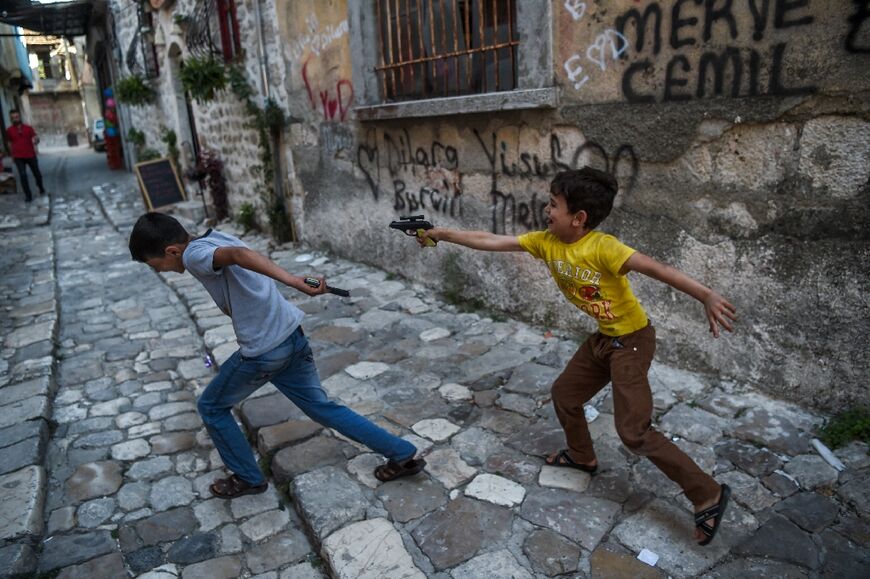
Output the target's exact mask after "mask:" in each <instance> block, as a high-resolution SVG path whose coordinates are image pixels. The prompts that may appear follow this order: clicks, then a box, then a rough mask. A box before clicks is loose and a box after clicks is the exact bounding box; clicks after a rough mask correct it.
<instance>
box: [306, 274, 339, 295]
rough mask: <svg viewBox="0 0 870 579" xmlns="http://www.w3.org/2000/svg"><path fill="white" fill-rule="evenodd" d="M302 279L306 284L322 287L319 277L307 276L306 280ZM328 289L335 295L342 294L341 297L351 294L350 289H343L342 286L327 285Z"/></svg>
mask: <svg viewBox="0 0 870 579" xmlns="http://www.w3.org/2000/svg"><path fill="white" fill-rule="evenodd" d="M302 281H304V282H305V285H308V286H311V287H320V280H319V279H317V278H314V277H306V278H305V279H304V280H302ZM326 291H328V292H329V293H331V294H335V295H337V296H341V297H343V298H346V297H348V296H350V292H349V291H347V290H343V289H341V288H337V287H330V286H326Z"/></svg>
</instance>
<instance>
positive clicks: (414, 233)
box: [390, 215, 438, 247]
mask: <svg viewBox="0 0 870 579" xmlns="http://www.w3.org/2000/svg"><path fill="white" fill-rule="evenodd" d="M432 227H434V226H433V225H432V224H431V223H429V222H428V221H426V220H425V218H424V217H423V216H422V215H407V216H404V217H399V220H398V221H392V222H390V228H391V229H398V230H399V231H401V232H402V233H404V234H405V235H408V236H411V237H421V236H422V235H423V231H424V230H426V229H432ZM425 245H426V247H434V246H435V245H438V242H437V241H435V240H434V239H431V238H429V237H427V238H426V244H425Z"/></svg>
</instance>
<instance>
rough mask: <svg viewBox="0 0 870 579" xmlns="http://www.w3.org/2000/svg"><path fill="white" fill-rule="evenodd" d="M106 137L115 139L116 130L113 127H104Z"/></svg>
mask: <svg viewBox="0 0 870 579" xmlns="http://www.w3.org/2000/svg"><path fill="white" fill-rule="evenodd" d="M106 135H108V136H109V137H117V136H118V129H116V128H115V127H106Z"/></svg>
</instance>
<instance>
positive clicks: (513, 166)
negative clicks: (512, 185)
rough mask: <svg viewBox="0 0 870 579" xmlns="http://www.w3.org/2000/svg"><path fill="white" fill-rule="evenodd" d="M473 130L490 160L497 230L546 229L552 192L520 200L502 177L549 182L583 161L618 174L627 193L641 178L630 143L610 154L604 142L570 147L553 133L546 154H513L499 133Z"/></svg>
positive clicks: (497, 231)
mask: <svg viewBox="0 0 870 579" xmlns="http://www.w3.org/2000/svg"><path fill="white" fill-rule="evenodd" d="M473 132H474V136H475V137H476V138H477V142H478V144H479V145H480V147H481V149H483V153H484V155H486V158H487V160H488V161H489V164H490V174H491V177H492V188H491V191H490V195H491V200H492V232H493V233H506V232H508V231H512V232H514V231H518V230H521V229H526V230H530V229H542V228H543V227H545V224H546V219H545V218H544V217H543V215H544V213H543V210H544V206H545V205H546V203H547V200H548V195H544V194H541V195H538V193H533V194H532V195H531V199H530V200H529V201H519V200H517V198H516V196H515V195H513V194H512V193H505V192H504V191H503V189H504V188H503V187H501V185H500V180H503V179H506V178H520V179H527V180H533V179H536V180H544V181H545V182H546V181H549V180H550V179H551V178H552V177H553V176H554V175H555V174H556V173H558V172H559V171H565V170H568V169H575V168H579V167H580V165H581V164H584V165H585V164H589V165H592V166H597V167H598V168H600V169H603V170H606V171H608V172H610V173H612V174H614V175H617V176H618V177H619V181H620V186H621V188H622V191H623V192H625V193H627V192H629V191H631V189H632V188H633V187H634V184H635V181H636V180H637V173H638V169H639V165H640V161H639V159H638V157H637V154H636V153H635V151H634V147H632V146H631V145H629V144H623V145H620V146H619V147H617V148H616V150H614V151H613V152H612V153H610V154H608V152H607V150H606V149H605V148H604V147H603V146H601V145H600V144H598V143H596V142H594V141H589V140H586V141H584V142H583V143H581V144H579V145H577V146H576V147H573V150H570V149H568V150H566V146H565V144H564V143H563V142H562V140H561V139H560V138H559V136H558V135H550V140H549V151H548V154H547V156H546V157H544V158H541V157H540V156H539V155H538V154H537V153H530V152H527V151H519V152H518V153H516V154H515V157H513V158H512V157H511V153H509V150H511V149H509V147H508V143H507V142H505V141H504V140H503V139H499V138H498V135H497V134H496V133H494V132H493V133H490V134H489V135H487V136H484V135H482V134H481V133H480V132H479V131H477V129H474V131H473Z"/></svg>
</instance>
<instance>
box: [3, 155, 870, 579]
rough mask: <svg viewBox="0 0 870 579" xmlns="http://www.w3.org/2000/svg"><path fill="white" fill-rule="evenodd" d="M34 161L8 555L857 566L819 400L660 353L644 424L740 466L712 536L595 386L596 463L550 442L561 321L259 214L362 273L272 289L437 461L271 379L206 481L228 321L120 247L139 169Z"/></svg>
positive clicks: (12, 327)
mask: <svg viewBox="0 0 870 579" xmlns="http://www.w3.org/2000/svg"><path fill="white" fill-rule="evenodd" d="M43 171H44V172H45V174H46V177H47V181H46V183H47V187H48V190H49V193H50V197H51V198H50V200H49V199H46V198H44V197H43V198H38V199H37V200H36V201H35V202H34V203H33V204H32V206H25V204H24V202H23V199H22V197H21V196H20V195H19V196H13V195H3V196H0V211H2V216H0V239H2V258H0V260H2V268H3V272H4V275H3V276H2V278H0V297H2V304H3V314H2V318H0V328H2V339H3V348H2V358H0V541H2V543H0V574H2V576H4V577H7V576H15V575H16V574H21V575H22V576H32V575H31V574H37V573H45V574H55V573H57V577H58V578H62V579H73V578H76V579H95V578H118V577H142V578H147V579H158V578H159V579H166V578H171V577H181V578H183V579H220V578H235V577H258V578H261V579H303V578H304V579H314V578H319V577H341V578H347V579H351V578H361V577H369V578H389V579H398V578H412V577H431V578H439V579H449V578H453V579H466V578H481V579H483V578H507V577H513V578H516V579H521V578H532V577H536V578H537V577H552V576H565V577H597V578H598V577H600V578H632V579H634V578H639V577H642V578H658V577H662V578H664V577H668V576H670V577H674V578H690V577H709V578H731V577H734V578H738V577H739V578H744V577H793V578H798V577H806V578H814V577H826V578H837V579H841V578H849V577H854V578H858V577H867V576H868V574H870V507H868V504H870V456H868V452H867V446H866V445H865V444H862V443H857V442H855V443H852V444H850V445H849V446H846V447H843V448H841V449H837V450H836V455H837V457H839V459H840V460H841V461H842V462H843V463H844V464H845V470H843V471H841V472H838V471H837V470H836V469H835V468H833V467H832V466H831V465H830V464H829V463H828V462H826V461H825V460H824V459H823V458H822V457H821V456H820V455H819V454H818V453H817V452H816V451H815V450H814V449H813V446H812V445H811V440H812V438H813V437H814V436H815V434H814V432H815V428H816V427H818V426H819V425H821V424H822V423H823V422H824V419H825V418H826V417H823V416H821V415H818V414H816V413H815V412H814V411H812V410H808V409H804V408H800V407H798V406H795V405H793V404H790V403H785V402H781V401H776V400H773V399H770V398H768V397H766V396H765V395H763V394H762V393H760V391H759V390H757V389H756V388H755V386H757V385H753V384H745V383H738V382H732V381H728V380H723V379H721V378H719V377H717V376H711V375H705V374H695V373H690V372H687V371H684V370H681V369H677V368H674V367H671V366H668V365H665V364H660V363H655V364H654V365H653V369H652V371H651V382H652V383H653V388H654V396H655V408H656V416H655V424H656V426H657V428H658V429H659V430H661V431H663V432H665V433H666V434H667V435H668V436H669V437H671V438H672V439H673V440H675V441H676V442H677V444H678V445H679V446H680V447H681V448H682V449H683V450H685V451H686V452H687V453H688V454H689V455H690V456H691V457H692V458H693V459H694V460H695V461H696V462H698V464H699V465H700V466H701V467H702V469H704V470H705V471H708V472H713V473H715V477H716V479H717V480H718V481H719V482H722V483H727V484H728V485H730V486H731V488H732V489H733V496H732V503H731V506H730V507H729V510H728V513H727V516H726V517H725V521H724V523H723V526H722V529H721V530H720V532H719V534H718V535H717V537H716V539H715V540H714V542H713V543H712V544H711V545H709V546H708V547H699V546H696V545H695V544H694V542H693V540H692V530H693V526H692V507H691V504H690V503H689V502H688V501H687V500H686V499H685V497H683V496H682V494H681V492H680V489H679V487H678V486H677V485H675V484H674V483H672V482H671V481H670V480H668V479H667V478H666V477H665V476H664V475H663V474H661V473H660V472H659V471H658V470H656V469H655V467H653V465H652V464H651V463H650V462H649V461H647V460H645V459H640V458H638V457H636V456H633V455H632V454H631V453H629V452H628V451H627V450H626V449H625V448H624V447H623V445H622V444H621V442H620V440H619V437H618V436H617V433H616V430H615V427H614V424H613V416H612V412H613V408H612V402H611V399H610V396H609V389H608V388H605V389H604V390H603V391H602V393H601V394H600V395H599V396H597V397H596V398H595V399H594V400H593V401H592V402H591V403H590V405H589V406H588V407H587V415H588V416H589V417H590V418H593V417H594V419H593V420H592V421H591V422H590V431H591V433H592V436H593V438H594V440H595V444H596V452H597V454H598V459H599V462H600V465H601V466H600V469H599V472H598V474H596V475H594V476H589V475H588V474H585V473H582V472H580V471H576V470H572V469H563V468H553V467H548V466H545V465H544V460H543V457H544V455H546V454H547V453H550V452H552V451H555V450H558V449H560V448H563V447H564V446H565V441H564V437H563V434H562V430H561V428H560V427H559V424H558V422H557V420H556V418H555V414H554V412H553V409H552V405H551V404H550V403H549V387H550V384H551V383H552V381H553V380H554V379H555V378H556V376H558V374H559V373H560V371H561V369H562V368H563V367H564V365H565V364H566V362H567V361H568V359H569V358H570V357H571V355H572V354H573V353H574V351H575V349H576V347H577V345H578V344H577V342H575V341H574V338H576V336H572V337H568V336H562V335H559V334H556V335H553V334H552V333H550V332H549V331H548V329H547V328H541V327H534V326H530V325H527V324H525V323H523V322H520V321H518V320H515V319H511V318H507V317H504V316H503V315H496V314H487V313H483V312H467V311H464V310H463V309H462V308H460V307H459V306H457V305H452V304H449V303H447V302H445V301H442V299H441V298H440V297H439V296H438V294H437V293H435V292H433V291H432V290H433V289H435V290H436V291H437V289H438V288H430V287H426V286H424V285H417V284H413V283H411V282H409V281H407V280H403V279H398V278H394V277H393V276H391V275H388V274H386V273H385V272H383V271H380V270H378V269H375V268H372V267H369V266H366V265H363V264H359V263H353V262H349V261H346V260H343V259H339V258H337V257H335V256H334V255H330V254H327V253H325V252H322V251H319V250H317V249H316V248H311V247H304V246H297V245H292V244H286V245H283V246H278V247H276V246H274V245H273V244H271V242H270V241H269V240H268V238H267V237H265V236H262V235H246V236H244V237H243V239H244V240H245V241H246V242H247V243H248V244H249V245H250V246H251V247H252V248H254V249H256V250H258V251H260V252H263V253H267V254H269V255H270V256H271V257H272V259H273V260H275V261H276V262H277V263H278V264H280V265H281V266H282V267H284V268H285V269H287V270H288V271H290V272H292V273H297V274H300V275H302V274H310V275H325V276H326V277H327V278H328V280H329V283H330V285H335V286H338V287H342V288H345V289H349V290H350V291H351V297H350V298H339V297H336V296H332V295H327V296H319V297H316V298H308V297H307V296H304V295H302V294H301V293H299V292H295V291H293V290H289V289H288V288H282V293H284V295H286V297H287V298H288V299H289V300H291V301H293V302H294V303H296V304H297V305H298V306H299V307H300V308H301V309H302V310H304V311H305V313H306V317H305V320H304V322H303V325H304V328H305V331H306V334H307V335H308V336H309V337H310V339H311V342H312V347H313V348H314V352H315V359H316V360H317V364H318V369H319V371H320V376H321V379H322V380H323V383H324V386H325V388H326V389H327V391H328V392H329V393H330V395H331V396H332V397H334V398H336V399H338V400H340V401H342V402H343V403H344V404H346V405H348V406H349V407H351V408H353V409H354V410H356V411H357V412H359V413H361V414H365V415H366V416H368V417H370V418H371V419H372V420H374V421H375V422H376V423H378V424H380V425H381V426H383V427H384V428H386V429H388V430H390V431H392V432H394V433H396V434H398V435H400V436H402V437H404V438H406V439H408V440H410V441H411V442H413V443H414V444H415V445H416V446H417V447H418V448H419V449H420V451H421V452H423V453H424V454H425V457H426V460H427V462H428V466H427V469H426V470H425V471H424V472H423V473H421V474H418V475H416V476H413V477H410V478H405V479H399V480H397V481H393V482H389V483H379V482H378V481H377V480H376V479H375V478H374V477H373V475H372V471H373V469H374V467H375V466H376V465H378V464H379V463H380V462H381V460H382V459H381V458H380V457H379V456H377V455H374V454H372V453H370V451H368V449H366V448H364V447H361V446H359V445H357V444H356V443H354V442H352V441H349V440H347V439H345V438H343V437H341V436H339V435H337V434H336V433H334V432H332V431H329V430H324V429H322V428H321V427H320V426H319V425H317V424H316V423H313V422H311V421H310V420H308V419H307V418H306V417H305V416H304V415H303V414H302V413H301V412H300V411H299V410H298V409H296V408H295V407H294V406H293V405H292V404H291V403H290V402H289V401H288V400H287V399H286V398H284V397H283V396H282V395H281V394H279V393H277V391H276V390H275V389H274V388H273V387H272V386H271V385H267V386H264V387H263V388H261V389H260V390H259V391H257V392H256V393H255V394H254V396H253V397H252V398H250V399H248V400H247V401H245V402H244V403H243V404H242V405H241V407H240V408H239V409H238V418H239V421H240V422H241V423H242V424H243V426H244V428H245V429H246V431H247V433H248V435H249V438H250V440H251V441H252V444H253V445H254V446H255V447H256V450H257V451H258V456H259V457H260V463H261V465H262V467H263V469H264V471H265V472H267V474H269V476H270V480H271V483H272V484H270V488H269V490H268V491H267V492H266V493H264V494H261V495H256V496H247V497H242V498H239V499H234V500H232V501H225V500H221V499H216V498H212V497H211V494H210V492H209V490H208V487H209V484H210V483H211V482H212V481H213V480H215V479H216V478H218V477H222V476H224V472H225V471H224V470H223V468H222V463H221V460H220V457H219V456H218V453H217V452H216V451H215V450H214V448H213V445H212V443H211V440H210V438H209V436H208V434H207V433H206V431H205V429H204V428H203V426H202V423H201V421H200V418H199V416H198V414H197V411H196V398H197V396H198V395H199V393H200V392H201V391H202V389H203V388H204V387H205V385H206V384H207V383H208V381H209V380H210V379H211V377H212V376H214V375H215V373H216V370H217V367H218V366H219V364H220V363H221V362H223V361H224V360H226V359H227V358H228V357H229V355H230V354H232V353H233V352H234V351H235V349H236V346H235V339H234V334H233V330H232V326H231V325H230V321H229V318H227V317H226V316H224V315H223V314H222V313H221V312H220V311H219V310H218V309H217V308H216V307H215V306H214V303H213V302H212V300H211V298H210V297H209V296H208V294H207V293H206V291H205V290H204V289H203V288H202V287H201V286H200V285H199V284H198V282H196V280H195V279H194V278H193V277H191V276H190V275H187V274H185V275H178V274H173V273H170V274H161V275H157V274H155V273H154V272H152V271H151V270H150V268H148V267H146V266H144V265H142V264H138V263H134V262H132V261H131V260H130V255H129V251H128V249H127V237H128V234H129V231H130V229H131V227H132V224H133V222H134V221H135V219H136V218H137V217H138V216H139V215H140V214H141V213H142V212H143V211H144V209H143V205H142V199H141V196H140V194H139V192H138V189H137V187H136V184H135V181H134V179H133V178H132V176H131V175H129V174H126V173H122V172H110V171H108V170H107V169H105V158H104V157H103V156H101V155H96V154H94V153H91V152H89V151H88V150H86V149H75V150H69V151H63V152H54V153H51V154H46V155H45V160H44V168H43ZM386 221H388V219H386V220H385V224H384V225H385V227H386ZM220 229H221V230H225V231H228V232H230V233H233V234H235V235H240V236H241V231H240V230H238V228H237V227H236V226H235V225H232V224H229V225H221V226H220ZM192 233H200V231H193V232H192ZM409 243H410V241H409ZM699 323H702V322H700V321H699ZM726 339H729V340H730V339H733V340H739V339H740V333H739V332H738V333H737V334H735V335H734V336H728V337H727V338H726ZM832 387H836V386H835V385H832ZM596 415H597V417H595V416H596ZM642 551H650V552H652V553H653V554H654V555H655V556H656V558H657V560H656V561H655V564H654V566H650V565H648V564H646V563H644V562H641V561H640V560H638V555H639V554H640V553H641V552H642ZM50 576H54V575H50Z"/></svg>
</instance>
